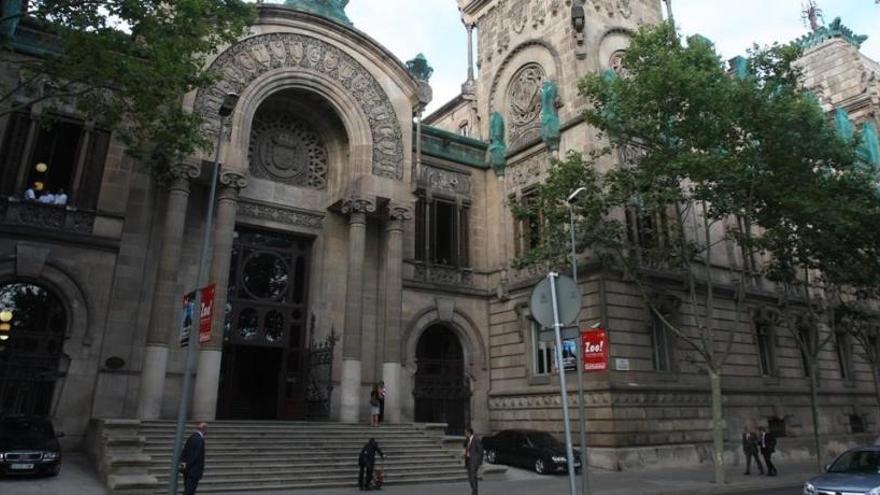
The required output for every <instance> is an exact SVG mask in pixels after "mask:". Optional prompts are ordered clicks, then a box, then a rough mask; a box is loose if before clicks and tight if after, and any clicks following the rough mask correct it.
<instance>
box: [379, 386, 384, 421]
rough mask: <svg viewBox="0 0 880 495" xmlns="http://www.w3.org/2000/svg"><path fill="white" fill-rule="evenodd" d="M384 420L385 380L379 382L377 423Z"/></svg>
mask: <svg viewBox="0 0 880 495" xmlns="http://www.w3.org/2000/svg"><path fill="white" fill-rule="evenodd" d="M384 422H385V382H384V381H382V382H379V424H382V423H384Z"/></svg>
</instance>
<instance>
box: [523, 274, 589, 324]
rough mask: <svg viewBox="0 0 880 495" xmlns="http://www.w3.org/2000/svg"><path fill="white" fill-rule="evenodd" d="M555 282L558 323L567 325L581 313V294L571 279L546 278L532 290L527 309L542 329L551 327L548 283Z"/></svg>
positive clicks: (551, 297) (564, 277)
mask: <svg viewBox="0 0 880 495" xmlns="http://www.w3.org/2000/svg"><path fill="white" fill-rule="evenodd" d="M554 279H555V282H556V302H557V304H558V306H559V323H561V324H562V325H568V324H570V323H572V322H574V320H575V319H576V318H577V316H578V313H580V312H581V292H580V290H578V287H577V284H576V283H575V282H574V280H573V279H572V278H571V277H566V276H563V275H559V276H556V277H549V276H548V277H547V278H545V279H544V280H542V281H541V282H540V283H538V285H536V286H535V288H534V289H533V290H532V299H531V304H530V305H529V309H530V310H531V311H532V318H534V319H535V320H536V321H537V322H538V323H540V324H541V326H543V327H553V325H554V324H555V322H554V321H553V296H552V294H551V292H550V281H551V280H554Z"/></svg>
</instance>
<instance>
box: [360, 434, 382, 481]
mask: <svg viewBox="0 0 880 495" xmlns="http://www.w3.org/2000/svg"><path fill="white" fill-rule="evenodd" d="M376 453H378V454H379V455H380V456H382V459H384V458H385V453H384V452H382V449H380V448H379V444H378V443H376V439H375V438H371V439H369V440H368V441H367V443H365V444H364V446H363V447H362V448H361V453H360V454H359V455H358V488H360V489H361V490H370V489H371V482H372V480H373V466H375V465H376ZM364 475H366V476H364Z"/></svg>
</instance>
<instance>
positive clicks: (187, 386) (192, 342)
mask: <svg viewBox="0 0 880 495" xmlns="http://www.w3.org/2000/svg"><path fill="white" fill-rule="evenodd" d="M237 103H238V95H237V94H235V93H229V94H227V95H226V97H225V98H223V103H222V104H221V105H220V110H219V111H218V113H219V114H220V129H219V130H218V131H217V144H216V145H215V147H214V163H213V165H212V167H211V192H210V194H209V195H208V210H207V212H206V213H205V233H204V236H203V237H202V253H201V255H200V257H199V276H198V279H197V282H196V292H195V298H194V302H193V304H195V305H196V307H197V308H198V311H196V312H195V314H194V315H193V325H192V326H191V327H190V330H189V338H188V340H187V347H186V368H185V370H184V374H183V391H182V393H181V395H180V407H179V408H178V410H177V429H176V431H175V433H174V455H173V456H172V457H171V472H170V476H169V482H168V495H177V482H178V475H179V474H180V473H179V469H178V466H179V465H180V454H181V450H182V448H183V445H181V444H182V443H183V434H184V428H185V425H186V417H187V414H188V413H189V400H190V397H189V396H190V391H191V389H192V375H193V371H194V368H195V363H196V354H197V351H198V349H197V348H198V346H199V324H198V323H197V322H198V320H199V315H200V314H201V304H202V287H204V286H205V285H206V284H207V280H206V279H207V277H208V270H207V267H206V264H207V260H208V253H209V252H210V250H211V233H212V231H213V230H214V229H213V226H214V202H215V200H216V196H217V178H218V176H219V175H220V146H221V145H222V143H223V129H224V128H225V126H226V118H227V117H229V116H230V115H232V112H233V110H235V105H236V104H237Z"/></svg>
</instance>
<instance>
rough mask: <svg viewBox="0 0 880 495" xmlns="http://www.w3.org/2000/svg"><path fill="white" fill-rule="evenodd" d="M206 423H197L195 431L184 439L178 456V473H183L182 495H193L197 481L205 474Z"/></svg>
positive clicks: (197, 484)
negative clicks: (181, 450)
mask: <svg viewBox="0 0 880 495" xmlns="http://www.w3.org/2000/svg"><path fill="white" fill-rule="evenodd" d="M207 434H208V423H199V426H198V428H197V429H196V431H195V432H194V433H193V434H192V435H190V436H189V438H187V439H186V443H184V444H183V452H181V454H180V471H181V472H182V473H183V493H184V495H195V493H196V488H198V486H199V480H201V479H202V475H203V474H204V473H205V435H207Z"/></svg>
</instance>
